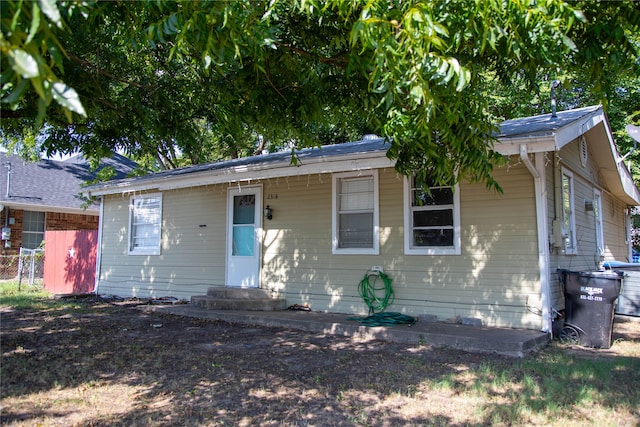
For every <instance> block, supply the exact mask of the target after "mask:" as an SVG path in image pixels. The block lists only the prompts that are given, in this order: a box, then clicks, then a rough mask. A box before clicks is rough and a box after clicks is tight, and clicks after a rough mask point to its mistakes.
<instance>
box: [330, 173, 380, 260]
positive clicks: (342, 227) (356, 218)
mask: <svg viewBox="0 0 640 427" xmlns="http://www.w3.org/2000/svg"><path fill="white" fill-rule="evenodd" d="M332 187H333V215H332V229H333V232H332V242H333V244H332V252H333V253H334V254H373V255H376V254H378V253H379V252H380V247H379V237H378V215H379V214H378V174H377V171H371V172H368V173H357V174H351V173H346V174H336V175H334V176H333V186H332Z"/></svg>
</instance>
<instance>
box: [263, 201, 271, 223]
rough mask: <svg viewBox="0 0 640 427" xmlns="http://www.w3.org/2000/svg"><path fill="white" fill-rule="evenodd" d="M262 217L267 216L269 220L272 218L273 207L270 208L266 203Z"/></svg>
mask: <svg viewBox="0 0 640 427" xmlns="http://www.w3.org/2000/svg"><path fill="white" fill-rule="evenodd" d="M264 217H265V218H267V219H268V220H269V221H271V220H272V219H273V209H271V207H270V206H269V205H267V207H266V208H264Z"/></svg>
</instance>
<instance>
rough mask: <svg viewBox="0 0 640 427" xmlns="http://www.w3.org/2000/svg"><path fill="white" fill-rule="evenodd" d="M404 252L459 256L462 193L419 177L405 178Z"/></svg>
mask: <svg viewBox="0 0 640 427" xmlns="http://www.w3.org/2000/svg"><path fill="white" fill-rule="evenodd" d="M404 187H405V190H404V205H405V206H404V215H405V216H404V229H405V233H404V251H405V253H406V254H407V255H459V254H460V191H459V188H458V186H457V185H456V186H435V185H433V184H432V183H430V182H428V181H422V180H420V179H418V178H417V177H411V178H406V179H405V185H404Z"/></svg>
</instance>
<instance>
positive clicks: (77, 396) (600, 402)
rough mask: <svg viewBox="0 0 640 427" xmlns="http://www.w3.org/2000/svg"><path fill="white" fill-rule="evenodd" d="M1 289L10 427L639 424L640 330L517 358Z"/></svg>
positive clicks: (636, 325) (637, 326)
mask: <svg viewBox="0 0 640 427" xmlns="http://www.w3.org/2000/svg"><path fill="white" fill-rule="evenodd" d="M0 292H1V293H0V316H1V319H0V320H1V333H0V339H1V351H2V360H1V362H2V364H1V371H0V375H1V376H0V378H1V381H2V383H1V392H0V405H1V414H0V416H1V419H0V423H1V424H2V425H6V426H53V425H65V426H89V425H90V426H112V425H123V426H125V425H126V426H173V425H175V426H254V425H260V426H334V425H335V426H344V425H349V426H351V425H353V426H423V425H426V426H429V425H442V426H444V425H454V426H467V425H468V426H482V425H540V426H567V425H573V426H583V425H584V426H637V425H640V322H639V321H638V320H639V319H620V320H619V321H616V323H615V326H614V338H615V342H614V345H613V346H612V348H611V349H601V350H596V349H587V348H582V347H579V346H575V345H565V344H561V343H558V342H553V343H552V344H551V345H549V346H548V347H547V348H545V349H543V350H541V351H539V352H537V353H534V354H531V355H529V356H527V357H526V358H523V359H516V358H509V357H503V356H498V355H487V354H474V353H467V352H464V351H459V350H453V349H447V348H433V347H430V346H429V345H420V346H412V345H404V344H397V343H386V342H381V341H365V340H354V339H350V338H345V337H340V336H332V335H322V334H312V333H308V332H302V331H296V330H290V329H285V328H265V327H257V326H254V327H250V326H241V325H232V324H229V323H226V322H219V321H205V320H198V319H187V318H181V317H176V316H169V315H161V314H153V313H145V312H143V311H140V310H137V309H136V308H135V305H136V304H139V303H138V302H134V301H125V302H119V303H116V302H109V301H104V300H101V299H99V298H77V299H54V298H51V297H50V296H49V295H47V294H46V293H45V292H43V291H42V290H40V289H37V288H29V287H25V286H23V287H22V289H21V290H20V291H18V289H17V286H16V285H15V284H13V283H5V284H2V285H0ZM622 320H627V321H622Z"/></svg>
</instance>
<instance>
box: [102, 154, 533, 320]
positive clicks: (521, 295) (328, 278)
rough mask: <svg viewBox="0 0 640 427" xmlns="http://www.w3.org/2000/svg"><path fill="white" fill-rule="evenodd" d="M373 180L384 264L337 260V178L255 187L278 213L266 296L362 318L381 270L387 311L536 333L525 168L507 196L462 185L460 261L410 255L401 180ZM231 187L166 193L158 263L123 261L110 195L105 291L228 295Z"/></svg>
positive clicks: (266, 244) (506, 180) (124, 224)
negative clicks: (363, 287)
mask: <svg viewBox="0 0 640 427" xmlns="http://www.w3.org/2000/svg"><path fill="white" fill-rule="evenodd" d="M378 173H379V175H378V176H379V191H380V205H379V212H380V254H379V255H346V254H336V255H332V253H331V235H332V233H331V226H332V225H331V215H332V211H331V210H332V203H331V191H332V190H331V182H332V180H331V175H330V174H322V175H308V176H307V175H304V176H297V177H289V178H284V179H283V178H279V179H270V180H265V181H262V182H259V184H261V185H262V186H263V197H264V200H263V205H265V206H266V205H267V204H268V205H269V206H270V207H271V208H272V209H273V219H272V220H270V221H269V220H264V221H263V260H262V263H263V266H262V271H261V282H262V287H264V288H268V289H272V290H274V291H276V292H278V293H280V294H281V295H282V296H284V297H285V298H286V300H287V304H289V305H290V304H294V303H307V302H308V303H310V304H311V307H312V309H313V310H316V311H329V312H337V313H349V314H359V315H365V314H367V307H366V305H365V304H364V302H363V301H362V298H361V296H360V295H359V294H358V283H359V282H360V281H361V280H362V278H363V277H364V275H365V274H366V272H367V271H368V270H369V269H371V268H372V267H373V266H381V267H383V268H384V271H385V273H386V274H388V275H389V277H391V278H392V279H393V288H394V291H395V302H394V303H393V305H391V306H390V307H389V308H388V310H389V311H398V312H402V313H406V314H410V315H414V316H417V315H421V314H432V315H436V316H438V318H439V319H440V320H445V319H449V318H452V317H455V316H461V317H473V318H479V319H481V320H482V321H483V323H484V324H485V325H489V326H509V327H527V328H533V329H537V328H540V327H541V318H540V316H539V312H540V310H541V306H540V287H539V271H538V251H537V238H536V220H535V212H536V210H535V200H534V195H533V179H532V177H531V175H530V174H529V172H528V171H527V169H526V168H525V167H524V166H523V165H521V164H515V165H512V166H510V167H509V168H502V169H498V170H496V178H497V179H498V182H499V183H500V184H501V186H502V188H503V190H504V194H502V195H500V194H497V193H495V192H492V191H490V190H487V189H486V188H485V187H484V186H483V185H482V184H469V183H462V184H461V185H460V192H461V194H460V195H461V213H460V217H461V254H460V255H438V256H434V255H404V238H403V233H404V213H403V209H404V200H403V178H402V177H401V176H399V175H398V174H397V173H396V172H395V170H393V169H391V168H388V169H381V170H379V172H378ZM252 184H256V183H255V182H252ZM227 188H228V186H227V185H214V186H208V187H197V188H190V189H183V190H174V191H165V192H163V193H162V194H163V221H162V252H161V254H160V255H158V256H133V255H127V240H128V229H127V228H128V203H129V198H128V197H120V196H108V197H105V200H104V220H103V224H104V230H103V240H102V248H103V253H102V259H101V261H102V268H101V274H100V285H99V292H100V293H101V294H115V295H120V296H140V297H148V296H154V297H161V296H175V297H177V298H184V299H188V298H189V297H191V296H192V295H198V294H203V293H205V292H206V289H207V287H209V286H224V284H225V283H224V277H225V259H226V238H225V236H226V204H227Z"/></svg>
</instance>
